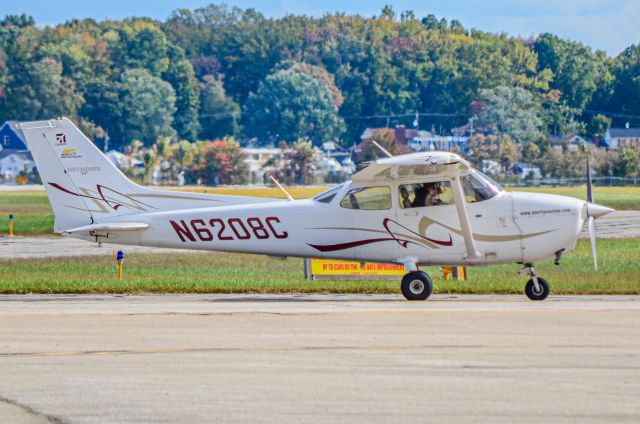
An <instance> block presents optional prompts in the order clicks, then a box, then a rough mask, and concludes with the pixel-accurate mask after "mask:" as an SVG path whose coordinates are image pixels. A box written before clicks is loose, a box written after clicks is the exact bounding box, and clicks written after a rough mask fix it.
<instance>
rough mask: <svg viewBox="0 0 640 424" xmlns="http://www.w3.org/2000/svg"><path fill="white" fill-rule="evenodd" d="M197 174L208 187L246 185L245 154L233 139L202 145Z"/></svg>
mask: <svg viewBox="0 0 640 424" xmlns="http://www.w3.org/2000/svg"><path fill="white" fill-rule="evenodd" d="M197 166H198V170H197V174H198V176H199V177H200V178H201V179H202V182H203V183H205V184H207V185H221V184H224V185H227V184H244V183H246V180H247V165H246V163H245V154H244V152H243V151H242V148H241V147H240V144H239V143H238V142H237V141H235V140H234V139H233V138H226V139H224V140H213V141H208V142H205V143H202V144H201V145H200V151H199V152H198V161H197Z"/></svg>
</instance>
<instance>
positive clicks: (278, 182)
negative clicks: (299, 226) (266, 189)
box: [269, 175, 293, 201]
mask: <svg viewBox="0 0 640 424" xmlns="http://www.w3.org/2000/svg"><path fill="white" fill-rule="evenodd" d="M269 177H271V181H273V183H274V184H275V185H276V186H278V188H279V189H280V190H282V192H283V193H284V194H285V196H287V199H288V200H289V201H293V197H291V195H290V194H289V192H288V191H287V190H285V188H284V187H282V184H280V181H278V180H277V179H276V177H274V176H273V175H269Z"/></svg>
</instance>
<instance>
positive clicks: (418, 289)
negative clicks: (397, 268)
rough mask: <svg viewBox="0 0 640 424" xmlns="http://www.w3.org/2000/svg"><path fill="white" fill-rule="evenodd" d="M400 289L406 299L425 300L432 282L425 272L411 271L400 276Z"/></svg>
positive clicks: (430, 290) (429, 292) (431, 288)
mask: <svg viewBox="0 0 640 424" xmlns="http://www.w3.org/2000/svg"><path fill="white" fill-rule="evenodd" d="M400 289H401V290H402V294H403V295H404V297H405V298H407V300H426V299H427V298H428V297H429V296H431V292H432V291H433V283H432V282H431V278H429V275H428V274H427V273H426V272H424V271H412V272H410V273H408V274H407V275H405V276H404V277H402V284H401V285H400Z"/></svg>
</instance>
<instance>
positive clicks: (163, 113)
mask: <svg viewBox="0 0 640 424" xmlns="http://www.w3.org/2000/svg"><path fill="white" fill-rule="evenodd" d="M120 98H121V101H122V118H121V121H122V129H121V133H120V134H121V135H122V137H125V136H126V137H127V138H128V139H129V140H131V139H134V138H136V139H139V140H142V141H143V142H144V143H145V145H147V146H150V145H152V144H153V143H154V142H155V141H156V140H157V139H158V137H173V136H174V135H175V131H174V129H173V128H172V127H171V124H172V122H173V116H174V114H175V112H176V107H175V101H176V97H175V91H174V90H173V88H172V87H171V85H170V84H169V83H167V82H166V81H163V80H161V79H160V78H157V77H154V76H153V75H151V74H150V73H149V72H147V71H145V70H144V69H128V70H127V71H125V72H124V74H123V75H122V81H121V84H120Z"/></svg>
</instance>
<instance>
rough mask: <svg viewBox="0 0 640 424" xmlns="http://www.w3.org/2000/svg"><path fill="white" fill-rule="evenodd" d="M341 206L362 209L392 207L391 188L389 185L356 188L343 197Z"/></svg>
mask: <svg viewBox="0 0 640 424" xmlns="http://www.w3.org/2000/svg"><path fill="white" fill-rule="evenodd" d="M340 206H341V207H343V208H346V209H361V210H384V209H391V189H390V188H389V186H376V187H359V188H354V189H351V190H349V191H348V192H347V194H346V195H345V196H344V197H343V198H342V200H341V201H340Z"/></svg>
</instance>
